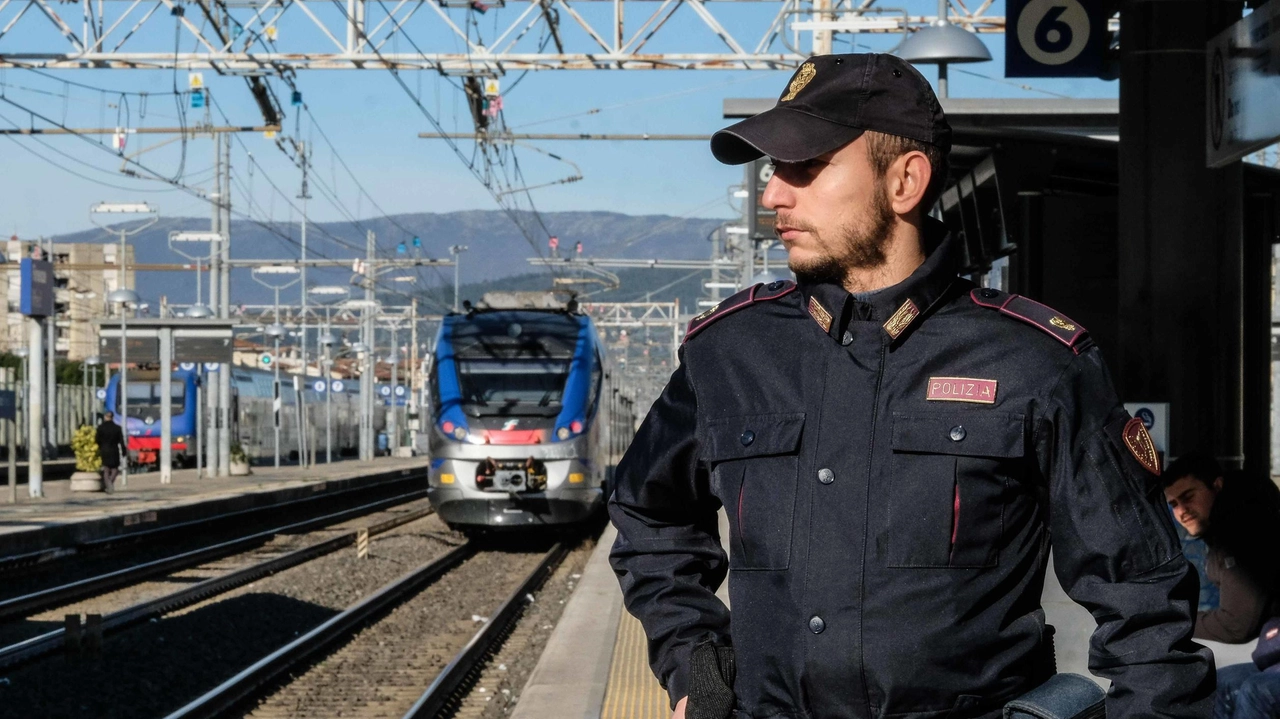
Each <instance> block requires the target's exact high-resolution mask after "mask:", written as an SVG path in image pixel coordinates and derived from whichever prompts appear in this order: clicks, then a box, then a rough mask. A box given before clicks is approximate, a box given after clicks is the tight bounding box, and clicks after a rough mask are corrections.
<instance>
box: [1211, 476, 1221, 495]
mask: <svg viewBox="0 0 1280 719" xmlns="http://www.w3.org/2000/svg"><path fill="white" fill-rule="evenodd" d="M1213 491H1215V492H1221V491H1222V477H1218V478H1217V479H1215V480H1213Z"/></svg>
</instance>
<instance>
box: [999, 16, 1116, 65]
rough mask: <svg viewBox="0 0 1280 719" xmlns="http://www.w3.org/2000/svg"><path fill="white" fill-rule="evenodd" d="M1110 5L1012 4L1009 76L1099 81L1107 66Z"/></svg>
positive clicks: (1006, 43)
mask: <svg viewBox="0 0 1280 719" xmlns="http://www.w3.org/2000/svg"><path fill="white" fill-rule="evenodd" d="M1111 5H1112V3H1104V2H1100V0H1008V2H1007V4H1006V9H1005V34H1004V47H1005V55H1004V74H1005V76H1006V77H1097V76H1098V75H1099V74H1101V73H1102V70H1103V68H1104V66H1105V63H1106V53H1107V46H1108V45H1109V44H1110V42H1111V32H1110V30H1108V29H1107V21H1108V19H1109V16H1110V14H1111V12H1113V11H1114V7H1109V6H1111Z"/></svg>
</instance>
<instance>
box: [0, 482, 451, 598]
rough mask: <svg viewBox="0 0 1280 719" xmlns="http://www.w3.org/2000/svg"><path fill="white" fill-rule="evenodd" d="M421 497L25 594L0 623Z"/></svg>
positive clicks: (285, 527)
mask: <svg viewBox="0 0 1280 719" xmlns="http://www.w3.org/2000/svg"><path fill="white" fill-rule="evenodd" d="M425 496H426V491H425V490H417V491H413V492H408V493H405V494H400V495H397V496H394V497H389V498H387V499H381V500H378V501H376V502H369V503H367V504H362V505H360V506H358V507H352V508H350V509H344V510H342V511H339V512H332V513H329V514H325V515H322V516H319V517H313V518H311V519H307V520H303V521H301V522H293V523H291V524H286V525H282V526H279V527H274V528H272V529H268V530H266V531H262V532H254V533H253V534H249V535H246V536H243V537H238V538H236V539H232V540H229V541H225V542H218V543H216V544H212V545H209V546H207V547H201V548H199V549H193V550H191V551H187V552H182V553H179V554H175V555H172V556H169V557H162V558H160V559H156V560H152V561H150V562H144V563H142V564H138V565H135V566H132V567H126V568H124V569H119V570H116V571H113V572H106V573H103V574H99V575H96V576H93V577H88V578H86V579H81V580H77V581H73V582H68V583H66V584H61V585H58V586H56V587H50V588H48V589H42V590H39V591H35V592H29V593H27V594H24V595H22V596H17V597H11V598H9V599H4V600H0V621H7V620H11V619H14V618H17V617H24V616H27V615H30V614H33V613H36V612H42V611H45V610H48V609H52V608H54V607H60V606H63V605H65V604H67V603H69V602H73V601H76V600H78V599H82V598H84V597H90V596H94V595H96V594H101V593H102V592H106V591H109V590H111V589H116V588H118V587H124V586H128V585H130V584H135V583H137V582H140V581H143V580H145V579H149V578H151V577H155V576H160V575H164V574H171V573H173V572H179V571H182V570H184V569H190V568H191V567H197V566H199V565H201V564H204V563H206V562H211V561H213V560H216V559H221V558H223V557H228V556H231V555H233V554H238V553H240V552H244V551H247V550H249V549H252V548H254V547H256V546H259V545H261V544H263V543H265V542H268V541H270V540H272V539H274V538H275V537H277V536H279V535H282V534H287V533H294V532H308V531H311V530H314V529H319V528H321V527H324V526H326V525H329V524H336V523H339V522H343V521H346V520H349V519H353V518H355V517H359V516H361V515H364V514H370V513H373V512H377V511H380V510H383V509H387V508H390V507H393V506H396V505H398V504H403V503H405V502H412V501H413V500H416V499H422V498H423V497H425ZM419 516H422V515H419ZM415 518H416V517H415ZM410 521H411V520H410Z"/></svg>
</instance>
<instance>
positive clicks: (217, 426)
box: [197, 135, 228, 477]
mask: <svg viewBox="0 0 1280 719" xmlns="http://www.w3.org/2000/svg"><path fill="white" fill-rule="evenodd" d="M223 140H224V138H223V136H222V135H215V136H214V138H213V141H214V146H213V166H214V192H215V193H216V195H215V198H216V201H215V202H213V203H212V207H213V217H212V218H211V219H210V221H209V229H210V230H212V231H213V232H217V233H223V232H227V231H228V228H225V227H223V226H222V173H223V172H224V171H225V169H224V167H223V165H222V143H223ZM197 274H198V273H197ZM221 277H222V248H221V247H220V246H218V245H214V246H212V247H210V252H209V308H210V309H212V310H213V314H214V316H215V317H223V316H224V315H223V314H222V303H221V301H220V292H219V291H220V289H221V288H220V286H219V285H220V284H221ZM225 371H226V365H220V366H219V367H218V373H217V374H214V375H210V374H209V373H208V372H206V373H205V376H206V377H211V378H212V380H213V383H214V384H213V386H211V387H209V388H208V390H207V392H208V394H209V396H208V399H207V402H206V405H207V406H208V411H209V417H208V420H209V421H208V425H209V436H208V437H206V438H205V440H204V446H205V451H206V452H208V454H207V455H206V461H205V466H206V467H208V468H209V476H210V477H216V476H218V475H219V467H218V448H219V447H220V446H221V445H222V422H221V421H220V415H219V413H218V412H219V402H220V398H219V395H218V382H219V381H220V379H221V375H222V373H223V372H225Z"/></svg>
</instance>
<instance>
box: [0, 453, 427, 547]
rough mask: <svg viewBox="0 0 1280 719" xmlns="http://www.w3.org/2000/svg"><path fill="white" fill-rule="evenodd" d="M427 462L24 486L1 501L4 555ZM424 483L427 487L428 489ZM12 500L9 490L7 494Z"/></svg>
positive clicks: (422, 467)
mask: <svg viewBox="0 0 1280 719" xmlns="http://www.w3.org/2000/svg"><path fill="white" fill-rule="evenodd" d="M428 465H429V459H428V458H427V457H407V458H404V457H381V458H378V459H376V460H373V461H371V462H359V461H344V462H334V463H333V464H331V465H329V464H319V465H316V466H314V467H307V468H302V467H297V466H290V467H280V468H274V467H254V469H253V474H251V475H249V476H247V477H219V478H214V479H209V478H200V477H197V475H196V470H194V469H189V470H175V471H174V472H173V481H172V482H171V483H170V484H160V473H159V472H146V473H133V474H130V475H129V480H128V485H127V486H124V487H122V486H120V484H119V482H118V481H117V484H116V491H115V493H114V494H109V495H108V494H105V493H103V492H72V491H71V489H70V485H71V482H70V480H53V481H46V482H45V483H44V491H45V496H44V497H42V498H30V497H27V496H25V495H26V488H25V487H20V488H19V492H18V501H17V502H16V503H9V502H7V501H4V500H7V499H8V497H7V496H5V497H4V500H0V557H9V556H13V555H18V554H22V553H24V552H33V551H39V550H43V549H46V548H48V547H51V546H59V545H62V544H70V543H75V542H78V541H89V540H92V539H97V538H101V537H104V536H111V534H112V533H116V534H119V533H127V532H129V531H137V530H141V529H151V528H154V527H158V526H163V525H164V524H166V523H175V522H180V521H191V520H192V519H199V518H202V517H207V516H214V515H217V514H225V513H227V512H231V511H237V510H241V509H247V508H251V507H258V506H266V505H271V504H276V503H279V502H284V501H291V500H293V499H299V498H302V497H305V496H309V495H311V494H314V493H317V492H331V491H339V490H342V489H347V488H352V487H355V486H358V485H359V484H361V483H365V482H376V481H389V480H394V479H397V478H400V477H407V476H412V475H417V474H421V475H423V476H424V477H425V474H426V470H427V468H428ZM425 486H426V483H425V481H424V482H423V487H424V488H425ZM6 495H7V491H6Z"/></svg>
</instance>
